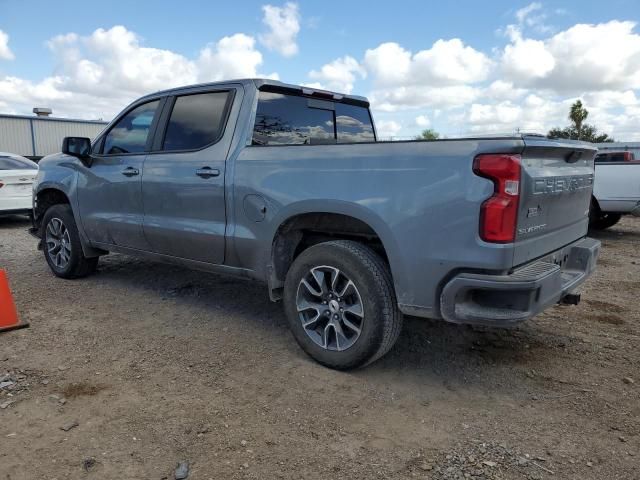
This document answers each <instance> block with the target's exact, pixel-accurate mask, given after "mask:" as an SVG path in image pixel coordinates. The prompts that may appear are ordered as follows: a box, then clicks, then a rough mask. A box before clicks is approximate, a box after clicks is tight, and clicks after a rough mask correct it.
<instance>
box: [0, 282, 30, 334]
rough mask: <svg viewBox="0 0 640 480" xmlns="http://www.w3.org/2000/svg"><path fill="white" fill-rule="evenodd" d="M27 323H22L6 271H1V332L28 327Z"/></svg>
mask: <svg viewBox="0 0 640 480" xmlns="http://www.w3.org/2000/svg"><path fill="white" fill-rule="evenodd" d="M28 326H29V324H28V323H27V322H23V323H20V320H19V319H18V311H17V310H16V304H15V303H13V297H12V296H11V290H10V289H9V281H8V280H7V274H6V273H5V271H4V270H0V332H6V331H7V330H15V329H17V328H24V327H28Z"/></svg>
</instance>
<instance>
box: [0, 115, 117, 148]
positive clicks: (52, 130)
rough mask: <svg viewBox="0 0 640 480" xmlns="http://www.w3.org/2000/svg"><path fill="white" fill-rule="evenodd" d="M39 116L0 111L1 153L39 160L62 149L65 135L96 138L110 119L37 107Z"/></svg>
mask: <svg viewBox="0 0 640 480" xmlns="http://www.w3.org/2000/svg"><path fill="white" fill-rule="evenodd" d="M33 112H34V113H35V114H36V116H28V115H5V114H0V152H9V153H16V154H18V155H22V156H23V157H27V158H30V159H32V160H39V159H41V158H42V157H44V156H45V155H49V154H50V153H56V152H59V151H60V146H61V145H62V139H63V138H64V137H89V138H91V139H93V138H95V137H96V136H97V135H98V133H100V132H101V131H102V130H103V129H104V127H105V126H106V125H107V122H103V121H101V120H75V119H70V118H56V117H50V116H49V115H50V114H51V110H50V109H47V108H34V109H33Z"/></svg>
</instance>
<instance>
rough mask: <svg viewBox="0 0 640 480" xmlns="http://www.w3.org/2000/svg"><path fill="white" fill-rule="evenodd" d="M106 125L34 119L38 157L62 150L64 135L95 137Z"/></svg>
mask: <svg viewBox="0 0 640 480" xmlns="http://www.w3.org/2000/svg"><path fill="white" fill-rule="evenodd" d="M104 127H105V126H104V125H100V124H95V123H82V122H55V121H53V122H52V121H46V120H35V119H34V120H33V135H34V137H35V142H36V153H35V155H36V156H38V157H43V156H45V155H49V154H50V153H56V152H59V151H60V147H61V146H62V139H63V138H64V137H89V138H90V139H92V140H93V139H94V138H95V137H96V136H97V135H98V134H99V133H100V132H101V131H102V129H103V128H104Z"/></svg>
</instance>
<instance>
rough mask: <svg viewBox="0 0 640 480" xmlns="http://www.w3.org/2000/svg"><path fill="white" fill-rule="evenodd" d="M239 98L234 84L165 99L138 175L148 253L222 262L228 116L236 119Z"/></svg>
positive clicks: (229, 134) (230, 125) (231, 123)
mask: <svg viewBox="0 0 640 480" xmlns="http://www.w3.org/2000/svg"><path fill="white" fill-rule="evenodd" d="M240 97H241V91H240V90H239V89H235V88H220V89H216V90H212V89H210V88H209V89H208V90H206V91H202V89H200V90H196V91H195V92H194V91H192V92H191V93H185V94H184V95H178V96H173V97H170V98H169V100H168V104H167V106H166V107H165V109H164V113H163V119H162V120H161V122H160V126H159V128H158V132H157V134H156V138H155V140H154V148H153V151H152V152H151V153H150V154H149V156H148V157H147V158H146V160H145V164H144V175H143V178H142V202H143V204H144V234H145V237H146V238H147V240H148V242H149V244H150V246H151V250H152V251H153V252H156V253H160V254H163V255H170V256H173V257H179V258H185V259H190V260H197V261H201V262H207V263H213V264H221V263H223V262H224V248H225V229H226V212H225V210H226V209H225V166H226V158H227V154H228V152H229V147H230V145H231V141H232V138H233V133H234V125H235V120H233V121H230V120H229V119H230V118H233V119H235V118H237V110H238V108H239V107H238V106H237V105H238V104H239V103H240V101H241V98H240ZM234 98H235V103H234ZM234 105H236V107H235V108H234ZM232 110H234V112H233V114H232Z"/></svg>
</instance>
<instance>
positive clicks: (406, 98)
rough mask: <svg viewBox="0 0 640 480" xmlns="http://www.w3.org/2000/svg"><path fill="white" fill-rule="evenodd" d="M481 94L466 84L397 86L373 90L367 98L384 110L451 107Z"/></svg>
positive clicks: (470, 100)
mask: <svg viewBox="0 0 640 480" xmlns="http://www.w3.org/2000/svg"><path fill="white" fill-rule="evenodd" d="M480 94H481V90H480V89H479V88H475V87H470V86H468V85H453V86H449V87H428V86H419V85H411V86H406V87H405V86H399V87H396V88H386V89H378V90H373V91H372V92H371V93H370V94H369V100H370V101H371V104H372V105H373V106H374V108H376V109H378V110H381V111H384V112H395V111H398V110H405V109H414V108H453V107H459V106H463V105H466V104H468V103H470V102H472V101H474V100H475V99H477V98H478V97H479V96H480Z"/></svg>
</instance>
